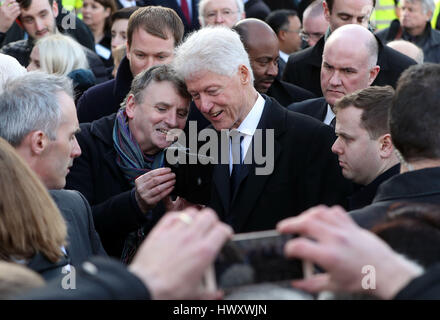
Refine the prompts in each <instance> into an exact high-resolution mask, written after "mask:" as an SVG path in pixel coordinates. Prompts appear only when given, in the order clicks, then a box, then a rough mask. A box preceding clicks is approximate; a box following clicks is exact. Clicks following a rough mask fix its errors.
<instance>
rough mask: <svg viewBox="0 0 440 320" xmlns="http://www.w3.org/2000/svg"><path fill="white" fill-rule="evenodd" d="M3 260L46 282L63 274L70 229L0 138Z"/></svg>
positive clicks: (0, 244)
mask: <svg viewBox="0 0 440 320" xmlns="http://www.w3.org/2000/svg"><path fill="white" fill-rule="evenodd" d="M0 194H1V197H0V260H4V261H8V262H16V263H20V264H23V265H25V266H27V267H29V268H30V269H32V270H34V271H36V272H38V273H40V274H41V275H42V276H43V277H44V278H45V279H51V278H53V277H56V276H58V275H60V274H61V271H62V270H61V269H62V268H63V267H65V266H66V265H67V260H66V257H65V254H64V251H65V246H66V237H67V227H66V224H65V221H64V219H63V217H62V216H61V214H60V212H59V210H58V208H57V206H56V205H55V203H54V202H53V200H52V198H51V197H50V195H49V193H48V192H47V190H46V188H45V187H44V186H43V184H42V183H41V182H40V180H39V179H38V178H37V176H36V175H35V174H34V172H33V171H32V170H31V169H30V168H29V167H28V165H27V164H26V163H25V162H24V160H22V159H21V157H20V156H19V155H18V154H17V153H16V151H15V150H14V148H13V147H12V146H10V145H9V144H8V143H7V142H6V141H5V140H4V139H2V138H0Z"/></svg>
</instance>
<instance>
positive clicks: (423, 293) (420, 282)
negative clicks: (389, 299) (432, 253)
mask: <svg viewBox="0 0 440 320" xmlns="http://www.w3.org/2000/svg"><path fill="white" fill-rule="evenodd" d="M394 299H395V300H416V299H418V300H438V299H440V264H436V265H434V266H432V267H430V268H429V269H427V270H426V271H425V273H424V274H422V275H421V276H420V277H417V278H415V279H413V280H412V281H410V282H409V283H408V284H407V285H406V286H405V287H403V289H401V290H400V291H399V292H398V293H397V295H396V296H395V297H394Z"/></svg>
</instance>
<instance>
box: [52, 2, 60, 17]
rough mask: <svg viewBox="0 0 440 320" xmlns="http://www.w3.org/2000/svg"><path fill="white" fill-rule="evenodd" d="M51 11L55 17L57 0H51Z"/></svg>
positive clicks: (56, 14)
mask: <svg viewBox="0 0 440 320" xmlns="http://www.w3.org/2000/svg"><path fill="white" fill-rule="evenodd" d="M52 12H53V16H54V17H55V18H56V17H58V14H59V9H58V3H57V0H53V3H52Z"/></svg>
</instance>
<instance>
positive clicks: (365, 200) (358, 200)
mask: <svg viewBox="0 0 440 320" xmlns="http://www.w3.org/2000/svg"><path fill="white" fill-rule="evenodd" d="M399 172H400V164H396V165H395V166H392V167H391V168H389V169H388V170H387V171H385V172H384V173H382V174H381V175H379V176H378V177H376V179H374V180H373V181H371V182H370V183H369V184H368V185H366V186H361V187H360V188H358V189H357V190H356V191H355V192H354V193H353V194H352V195H351V196H350V197H349V198H348V210H356V209H360V208H363V207H365V206H368V205H369V204H371V203H372V202H373V199H374V197H375V196H376V193H377V188H379V186H380V185H381V184H382V183H383V182H385V181H387V180H388V179H389V178H391V177H392V176H395V175H396V174H399Z"/></svg>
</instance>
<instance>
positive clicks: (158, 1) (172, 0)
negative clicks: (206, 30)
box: [145, 0, 200, 34]
mask: <svg viewBox="0 0 440 320" xmlns="http://www.w3.org/2000/svg"><path fill="white" fill-rule="evenodd" d="M145 2H146V5H148V6H162V7H167V8H171V9H173V10H174V11H176V13H177V14H178V15H179V17H180V19H182V22H183V25H184V26H185V34H187V33H189V32H191V31H194V30H197V29H199V28H200V23H199V0H191V5H192V16H191V23H188V21H187V20H186V18H185V16H184V15H183V12H182V8H181V7H180V6H179V4H178V3H177V1H176V0H146V1H145Z"/></svg>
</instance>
